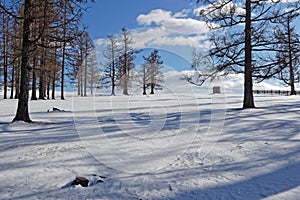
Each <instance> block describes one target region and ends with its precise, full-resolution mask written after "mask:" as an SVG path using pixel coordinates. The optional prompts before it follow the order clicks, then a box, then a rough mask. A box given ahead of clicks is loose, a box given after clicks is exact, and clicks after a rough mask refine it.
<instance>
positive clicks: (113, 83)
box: [111, 54, 116, 96]
mask: <svg viewBox="0 0 300 200" xmlns="http://www.w3.org/2000/svg"><path fill="white" fill-rule="evenodd" d="M113 58H114V54H113ZM115 76H116V70H115V61H114V60H113V61H112V76H111V95H112V96H115V95H116V94H115V87H116V84H115Z"/></svg>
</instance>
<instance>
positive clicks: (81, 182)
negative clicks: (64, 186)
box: [71, 176, 89, 187]
mask: <svg viewBox="0 0 300 200" xmlns="http://www.w3.org/2000/svg"><path fill="white" fill-rule="evenodd" d="M71 185H81V186H82V187H88V186H89V180H88V179H86V178H85V177H81V176H78V177H76V179H75V180H74V181H73V182H72V184H71Z"/></svg>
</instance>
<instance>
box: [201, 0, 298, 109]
mask: <svg viewBox="0 0 300 200" xmlns="http://www.w3.org/2000/svg"><path fill="white" fill-rule="evenodd" d="M203 2H204V3H205V4H206V5H207V6H203V7H202V8H201V9H200V10H199V16H200V17H202V18H203V19H205V20H206V22H207V24H208V26H209V27H210V28H211V29H212V30H214V31H213V33H212V36H211V42H212V45H213V47H212V49H211V51H210V56H212V57H213V60H214V64H215V65H214V66H215V67H216V69H217V70H218V71H225V72H236V73H244V100H243V108H255V104H254V98H253V78H262V77H261V76H260V75H261V72H262V71H265V72H268V69H270V68H271V67H272V66H274V63H264V62H263V61H264V59H261V58H262V52H264V53H266V52H267V51H272V50H273V49H271V48H270V45H271V44H273V41H271V40H270V38H269V37H268V36H267V35H266V34H269V33H270V31H268V30H270V29H272V27H273V26H272V23H273V21H274V20H275V19H277V18H280V17H282V16H284V15H286V14H287V12H286V10H285V7H286V6H285V4H280V6H278V5H279V3H281V2H280V1H276V2H275V1H274V2H273V3H271V2H270V1H251V0H245V1H239V0H236V1H234V0H218V1H208V0H204V1H203ZM297 9H298V7H297V6H295V7H294V9H293V10H290V11H289V12H295V10H297ZM266 54H267V53H266ZM269 76H270V74H269V73H265V74H264V77H263V78H268V77H269Z"/></svg>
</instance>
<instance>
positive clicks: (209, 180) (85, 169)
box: [0, 71, 300, 200]
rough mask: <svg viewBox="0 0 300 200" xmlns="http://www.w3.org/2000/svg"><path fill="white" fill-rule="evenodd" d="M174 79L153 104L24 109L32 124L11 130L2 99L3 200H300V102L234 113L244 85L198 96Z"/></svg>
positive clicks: (104, 100)
mask: <svg viewBox="0 0 300 200" xmlns="http://www.w3.org/2000/svg"><path fill="white" fill-rule="evenodd" d="M180 76H181V74H180V73H176V72H171V71H170V72H167V76H166V82H165V83H164V85H165V87H164V90H162V91H157V94H156V95H148V96H142V95H140V92H141V88H139V87H137V88H133V89H132V90H131V91H130V92H131V94H133V95H130V96H122V95H118V96H114V97H111V96H107V95H104V94H103V91H101V94H102V95H100V93H99V91H98V94H97V95H95V96H94V97H77V96H72V95H71V94H68V95H67V100H65V101H61V100H49V101H30V108H29V109H30V116H31V118H32V120H34V121H35V123H32V124H26V123H23V122H14V123H11V121H12V119H13V117H14V115H15V110H16V106H17V100H2V99H1V100H0V109H1V112H0V160H1V161H0V179H1V181H0V199H1V200H2V199H107V200H110V199H143V200H144V199H157V200H165V199H243V200H244V199H249V200H250V199H251V200H253V199H254V200H256V199H278V200H279V199H280V200H281V199H299V196H300V130H299V129H300V128H299V127H300V119H299V115H300V101H299V96H276V95H256V96H255V101H256V106H257V107H258V109H248V110H241V109H239V108H241V106H242V99H243V97H242V95H241V93H242V85H243V83H242V77H240V76H233V77H229V78H228V79H225V80H219V81H221V82H218V83H215V82H214V83H207V84H205V85H204V86H203V87H202V88H196V87H193V86H190V85H188V84H186V83H185V82H184V81H182V80H179V78H180ZM214 85H220V86H221V87H222V92H223V93H222V94H217V95H212V94H211V92H212V87H213V86H214ZM255 87H256V88H257V89H278V86H276V87H274V86H273V85H270V84H266V83H263V84H256V85H255ZM53 107H55V108H59V109H61V111H60V112H59V111H53ZM94 175H97V176H94ZM76 176H84V177H86V178H89V180H90V182H89V187H87V188H84V187H81V186H71V182H72V181H73V180H74V179H75V178H76ZM99 176H104V177H106V178H104V179H103V178H102V179H101V180H103V181H104V182H97V181H98V180H99Z"/></svg>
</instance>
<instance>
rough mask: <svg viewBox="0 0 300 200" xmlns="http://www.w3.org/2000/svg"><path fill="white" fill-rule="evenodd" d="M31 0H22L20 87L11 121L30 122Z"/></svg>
mask: <svg viewBox="0 0 300 200" xmlns="http://www.w3.org/2000/svg"><path fill="white" fill-rule="evenodd" d="M30 12H31V0H24V22H23V43H22V50H21V51H22V55H21V56H22V61H21V87H20V96H19V101H18V107H17V113H16V116H15V118H14V119H13V121H24V122H31V119H30V117H29V112H28V97H29V87H28V86H29V70H30V65H29V56H30V47H31V42H30V40H29V35H30V23H31V16H30Z"/></svg>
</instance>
